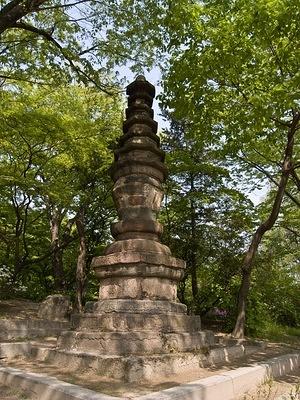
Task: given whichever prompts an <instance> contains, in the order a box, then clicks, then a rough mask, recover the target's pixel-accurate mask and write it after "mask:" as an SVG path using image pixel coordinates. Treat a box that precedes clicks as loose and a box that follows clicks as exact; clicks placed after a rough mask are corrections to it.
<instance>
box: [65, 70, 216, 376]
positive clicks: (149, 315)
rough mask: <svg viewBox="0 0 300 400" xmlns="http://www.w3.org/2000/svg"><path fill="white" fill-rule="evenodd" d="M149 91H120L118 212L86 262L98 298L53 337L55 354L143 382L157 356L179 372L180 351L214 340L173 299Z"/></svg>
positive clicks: (140, 82)
mask: <svg viewBox="0 0 300 400" xmlns="http://www.w3.org/2000/svg"><path fill="white" fill-rule="evenodd" d="M154 93H155V90H154V87H153V86H152V85H151V84H150V83H149V82H147V81H146V80H145V78H143V77H138V78H137V80H136V81H134V82H133V83H132V84H131V85H129V86H128V88H127V94H128V95H129V99H128V108H127V110H126V117H127V120H126V121H125V122H124V125H123V132H124V134H123V136H122V137H121V138H120V140H119V147H118V149H117V150H115V154H114V155H115V161H114V163H113V165H112V167H111V171H110V172H111V177H112V179H113V181H114V188H113V199H114V202H115V205H116V209H117V212H118V217H119V221H118V222H115V223H113V224H112V227H111V232H112V235H113V237H114V239H115V241H114V242H113V243H112V244H110V245H109V246H108V247H107V248H106V249H105V251H104V255H103V256H101V257H95V258H94V259H93V262H92V266H93V268H94V271H95V275H96V277H97V278H98V279H99V283H100V289H99V301H97V302H92V303H88V304H87V305H86V309H85V314H84V315H81V316H80V315H76V316H73V318H72V323H73V329H75V330H74V331H67V332H64V333H62V335H61V336H60V338H59V341H58V348H59V352H60V354H62V352H64V354H65V355H66V354H69V355H70V354H74V353H85V352H88V353H93V354H94V355H95V354H96V355H97V359H98V360H99V359H100V357H102V359H103V360H104V359H105V360H108V359H109V360H110V361H111V360H112V358H111V357H114V360H115V364H116V365H115V366H116V372H115V374H116V375H117V378H116V376H114V378H116V379H122V380H125V381H126V380H128V381H135V380H138V379H140V378H143V379H148V378H147V377H148V376H149V378H150V376H151V374H153V373H154V372H153V371H154V370H155V371H156V372H155V374H159V373H162V371H160V372H159V369H161V368H164V369H166V362H167V361H166V359H164V360H162V359H161V358H159V357H158V358H157V357H156V356H157V355H160V356H161V355H163V354H164V355H170V354H173V355H174V357H173V361H174V363H173V364H172V365H177V367H176V368H178V369H180V363H181V361H182V359H184V360H185V358H184V357H183V358H182V354H183V353H184V352H196V353H198V352H201V349H202V348H203V347H204V348H207V347H209V346H211V345H213V344H215V338H214V335H213V334H209V333H207V332H206V333H205V332H202V331H201V330H200V329H201V323H200V317H195V316H187V315H185V314H186V306H184V305H183V304H180V303H178V300H177V284H178V282H179V281H180V280H181V279H182V277H183V275H184V269H185V262H184V261H183V260H178V259H176V258H174V257H172V256H171V251H170V249H169V247H168V246H166V245H164V244H162V243H161V242H160V237H161V234H162V230H163V229H162V226H161V224H160V223H158V222H157V221H156V215H157V212H158V211H159V209H160V206H161V201H162V198H163V191H162V183H163V182H164V180H165V179H166V176H167V169H166V167H165V165H164V163H163V162H164V152H163V151H162V150H160V149H159V138H158V137H157V136H156V134H155V133H156V132H157V123H156V122H155V121H153V111H152V109H151V106H152V102H153V96H154ZM177 353H178V354H181V356H178V358H176V354H177ZM108 357H110V358H108ZM142 357H144V358H142ZM153 357H154V358H153ZM155 357H156V358H155ZM196 358H197V357H196ZM196 358H195V357H194V356H193V360H194V361H195V359H196ZM121 359H122V360H123V361H122V362H121V361H120V360H121ZM180 360H181V361H180ZM93 362H94V361H93ZM195 362H196V361H195ZM197 362H198V365H199V360H198V361H197ZM176 363H177V364H176ZM183 364H185V361H184V362H183ZM101 368H102V367H101ZM167 370H168V368H167ZM100 373H101V374H102V370H101V371H100ZM103 373H107V370H106V372H103Z"/></svg>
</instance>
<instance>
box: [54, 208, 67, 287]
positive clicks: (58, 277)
mask: <svg viewBox="0 0 300 400" xmlns="http://www.w3.org/2000/svg"><path fill="white" fill-rule="evenodd" d="M61 221H62V215H61V210H60V209H58V208H56V207H55V206H53V209H52V212H51V215H50V232H51V262H52V269H53V275H54V288H55V290H56V291H59V292H60V291H62V290H63V289H64V286H65V280H64V269H63V260H62V249H61V246H60V237H59V232H60V225H61Z"/></svg>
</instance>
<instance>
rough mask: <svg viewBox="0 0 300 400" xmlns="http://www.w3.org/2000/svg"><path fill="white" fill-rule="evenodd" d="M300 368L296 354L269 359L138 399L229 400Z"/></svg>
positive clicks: (299, 355) (297, 354)
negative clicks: (264, 382) (271, 377)
mask: <svg viewBox="0 0 300 400" xmlns="http://www.w3.org/2000/svg"><path fill="white" fill-rule="evenodd" d="M299 366H300V353H295V354H286V355H283V356H280V357H275V358H272V359H270V360H268V361H266V362H262V363H259V364H256V365H254V366H251V367H241V368H237V369H236V370H232V371H228V372H224V373H222V374H219V375H214V376H211V377H209V378H204V379H200V380H198V381H194V382H189V383H187V384H184V385H180V386H177V387H173V388H171V389H166V390H162V391H161V392H155V393H150V394H147V395H145V396H141V397H139V398H138V399H139V400H171V399H172V400H216V399H220V398H222V400H233V399H235V398H236V397H238V396H240V395H242V394H243V393H245V392H247V391H248V390H250V389H253V388H254V387H255V386H257V385H259V384H260V383H262V382H263V381H264V380H265V379H267V378H268V377H270V376H273V377H274V378H276V377H278V376H281V375H285V374H287V373H289V372H291V371H293V370H294V369H296V368H297V367H299Z"/></svg>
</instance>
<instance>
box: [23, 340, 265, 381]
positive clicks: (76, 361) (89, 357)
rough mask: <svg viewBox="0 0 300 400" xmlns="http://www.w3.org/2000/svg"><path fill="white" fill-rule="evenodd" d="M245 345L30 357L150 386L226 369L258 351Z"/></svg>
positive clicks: (41, 352) (47, 352) (53, 352)
mask: <svg viewBox="0 0 300 400" xmlns="http://www.w3.org/2000/svg"><path fill="white" fill-rule="evenodd" d="M258 349H259V348H257V347H256V346H249V347H244V346H242V345H236V346H231V347H227V348H223V347H222V348H214V349H212V350H207V351H205V352H204V353H203V352H200V351H199V352H194V353H192V352H186V353H170V354H154V355H153V354H151V355H150V354H149V355H147V356H138V355H136V356H127V357H126V356H124V357H122V356H114V355H106V356H104V355H99V354H96V353H92V352H80V351H74V350H72V351H66V350H58V349H49V348H42V347H32V349H31V357H33V359H34V360H38V361H44V362H47V363H50V364H52V365H59V366H60V367H61V368H64V369H66V370H70V371H79V370H80V371H82V372H86V371H89V373H92V374H96V375H99V376H101V377H102V378H110V379H114V380H116V381H123V382H151V381H155V380H161V379H162V378H164V379H165V378H166V379H167V378H169V377H174V376H175V375H176V374H187V375H188V374H189V373H195V371H198V370H200V369H202V368H204V367H215V366H220V365H225V364H226V363H229V362H231V361H233V360H236V359H238V358H241V357H243V356H245V355H249V354H253V353H255V352H256V351H258Z"/></svg>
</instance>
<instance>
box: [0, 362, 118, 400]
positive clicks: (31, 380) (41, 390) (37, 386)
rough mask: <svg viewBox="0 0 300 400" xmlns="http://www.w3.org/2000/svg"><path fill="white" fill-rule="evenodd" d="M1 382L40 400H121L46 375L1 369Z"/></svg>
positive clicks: (7, 368) (6, 368)
mask: <svg viewBox="0 0 300 400" xmlns="http://www.w3.org/2000/svg"><path fill="white" fill-rule="evenodd" d="M0 382H1V383H2V384H4V385H7V386H13V387H17V388H20V389H23V390H28V391H31V392H33V393H34V394H36V395H37V396H38V399H39V400H120V398H119V397H112V396H107V395H105V394H101V393H96V392H94V391H92V390H89V389H84V388H82V387H80V386H77V385H72V384H71V383H67V382H63V381H59V380H58V379H56V378H53V377H48V376H46V375H41V374H35V373H32V372H24V371H21V370H18V369H15V368H10V367H0Z"/></svg>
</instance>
